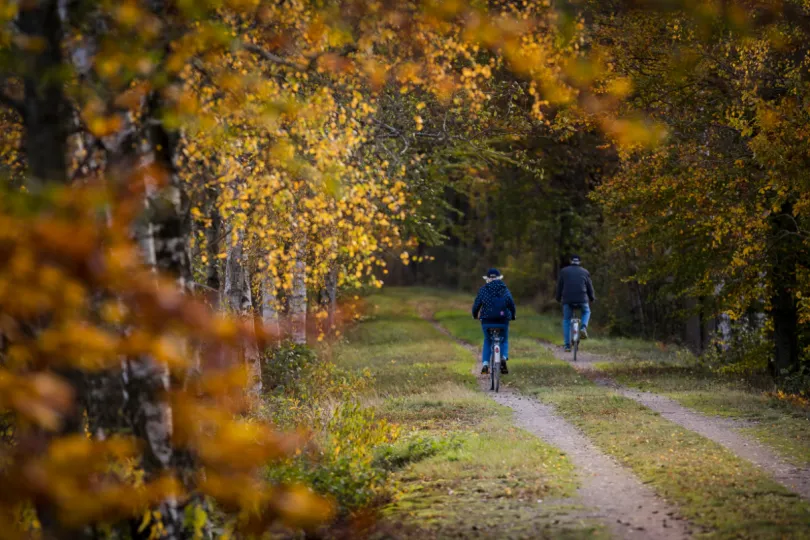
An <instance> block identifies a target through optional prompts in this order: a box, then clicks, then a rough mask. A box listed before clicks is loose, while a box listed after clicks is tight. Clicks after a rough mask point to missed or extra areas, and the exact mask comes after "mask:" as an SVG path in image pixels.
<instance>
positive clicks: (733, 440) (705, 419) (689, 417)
mask: <svg viewBox="0 0 810 540" xmlns="http://www.w3.org/2000/svg"><path fill="white" fill-rule="evenodd" d="M540 343H541V344H542V345H543V346H544V347H546V348H547V349H548V350H549V352H551V353H552V354H553V355H554V356H555V357H556V358H558V359H560V360H563V361H565V362H568V363H569V364H571V366H573V368H574V369H576V370H577V371H579V372H580V373H582V374H583V375H586V376H587V377H588V378H589V379H591V380H592V381H594V382H595V383H596V384H599V385H602V386H606V387H609V388H611V389H612V390H614V391H615V392H617V393H619V394H621V395H623V396H625V397H627V398H630V399H632V400H633V401H636V402H637V403H640V404H641V405H644V406H645V407H647V408H649V409H652V410H654V411H655V412H657V413H658V414H660V415H661V416H662V417H664V418H666V419H667V420H669V421H670V422H672V423H674V424H678V425H679V426H682V427H684V428H686V429H688V430H691V431H694V432H695V433H698V434H700V435H702V436H704V437H706V438H707V439H710V440H712V441H714V442H716V443H718V444H720V445H721V446H723V447H725V448H726V449H728V450H730V451H731V452H733V453H734V454H736V455H738V456H739V457H741V458H743V459H745V460H748V461H750V462H751V463H753V464H754V465H756V466H758V467H759V468H761V469H762V470H764V471H765V472H767V473H768V474H769V475H771V477H773V479H774V480H775V481H777V482H778V483H779V484H781V485H782V486H784V487H785V488H787V489H789V490H790V491H792V492H793V493H796V494H797V495H799V496H800V497H802V498H803V499H807V500H810V468H808V467H797V466H795V465H793V464H791V463H788V462H787V461H785V460H784V459H782V457H781V456H779V455H778V454H777V453H776V452H774V451H773V450H772V449H771V448H769V447H768V446H766V445H764V444H762V443H760V442H759V441H757V440H756V439H754V438H752V437H748V436H746V435H743V434H742V433H740V432H739V431H737V430H736V428H737V427H740V422H739V421H734V420H731V419H727V418H720V417H716V416H708V415H705V414H701V413H699V412H696V411H694V410H692V409H689V408H687V407H684V406H683V405H681V404H680V403H678V402H677V401H675V400H673V399H670V398H668V397H666V396H662V395H660V394H655V393H652V392H645V391H642V390H637V389H634V388H629V387H626V386H622V385H620V384H619V383H617V382H616V381H615V380H614V379H612V378H610V377H608V376H607V375H605V374H604V373H601V372H600V371H599V370H597V369H596V368H595V367H594V364H596V363H597V362H606V361H610V358H609V357H603V356H600V355H595V354H593V353H588V352H585V351H582V350H580V351H578V353H577V361H576V362H573V361H572V356H571V354H570V353H566V352H564V351H563V349H562V348H561V347H556V346H554V345H551V344H549V343H547V342H544V341H540Z"/></svg>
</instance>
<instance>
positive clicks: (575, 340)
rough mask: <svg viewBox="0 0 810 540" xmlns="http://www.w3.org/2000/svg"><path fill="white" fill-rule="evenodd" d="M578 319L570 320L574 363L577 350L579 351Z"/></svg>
mask: <svg viewBox="0 0 810 540" xmlns="http://www.w3.org/2000/svg"><path fill="white" fill-rule="evenodd" d="M580 322H581V321H580V320H579V319H571V351H572V352H573V353H574V360H573V361H574V362H576V361H577V350H579V324H580Z"/></svg>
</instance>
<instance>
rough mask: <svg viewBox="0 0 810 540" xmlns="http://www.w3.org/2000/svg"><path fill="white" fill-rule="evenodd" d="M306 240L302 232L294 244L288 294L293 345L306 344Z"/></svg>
mask: <svg viewBox="0 0 810 540" xmlns="http://www.w3.org/2000/svg"><path fill="white" fill-rule="evenodd" d="M306 253H307V238H306V235H305V234H304V233H303V232H300V233H299V237H298V239H297V241H296V244H295V266H294V267H293V279H292V292H291V294H290V322H291V337H292V340H293V343H297V344H299V345H302V344H305V343H306V342H307V263H306Z"/></svg>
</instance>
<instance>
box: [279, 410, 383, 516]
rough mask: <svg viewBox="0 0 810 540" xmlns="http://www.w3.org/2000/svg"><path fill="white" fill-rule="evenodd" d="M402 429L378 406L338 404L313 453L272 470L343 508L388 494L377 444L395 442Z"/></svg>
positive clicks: (360, 505)
mask: <svg viewBox="0 0 810 540" xmlns="http://www.w3.org/2000/svg"><path fill="white" fill-rule="evenodd" d="M397 435H398V431H397V429H396V427H395V426H392V425H391V424H389V423H388V422H386V421H385V420H379V419H377V418H376V417H375V415H374V411H373V410H371V409H369V408H365V407H362V406H361V405H360V404H358V403H355V402H348V403H344V404H342V405H340V406H339V407H337V408H336V409H335V410H334V412H333V415H332V417H331V418H330V420H329V422H328V423H327V424H326V425H325V426H323V431H322V432H321V433H319V434H317V435H316V437H315V438H313V440H312V445H311V448H310V449H309V451H308V452H305V453H302V454H300V455H298V456H296V457H294V458H292V459H290V460H288V461H287V462H285V463H283V464H281V465H279V466H274V467H272V468H271V469H270V470H269V471H268V476H269V477H270V479H272V480H275V481H280V482H301V483H306V484H307V485H310V486H312V488H313V489H315V490H316V491H317V492H319V493H321V494H324V495H328V496H331V497H332V498H333V499H334V500H335V502H336V503H337V505H338V508H339V510H340V511H341V512H342V513H348V512H351V511H353V510H357V509H360V508H363V507H365V506H368V505H370V504H372V503H374V502H376V501H378V500H381V499H382V498H384V497H385V495H386V491H387V487H388V482H389V475H388V471H387V470H386V469H385V468H383V467H381V466H380V464H379V463H376V462H375V460H374V456H375V449H376V448H377V447H378V446H380V445H383V444H390V443H391V442H392V441H394V440H395V439H396V437H397Z"/></svg>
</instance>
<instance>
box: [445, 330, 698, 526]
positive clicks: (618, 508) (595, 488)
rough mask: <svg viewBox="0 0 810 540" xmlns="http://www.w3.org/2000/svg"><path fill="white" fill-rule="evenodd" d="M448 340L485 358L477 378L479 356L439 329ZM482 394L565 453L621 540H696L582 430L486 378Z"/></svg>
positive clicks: (587, 497)
mask: <svg viewBox="0 0 810 540" xmlns="http://www.w3.org/2000/svg"><path fill="white" fill-rule="evenodd" d="M431 322H432V323H433V325H434V326H435V327H436V328H437V329H438V330H439V331H441V332H442V333H443V334H445V335H447V336H450V338H451V339H454V340H455V341H456V342H458V343H460V344H462V345H463V346H464V347H465V348H467V349H468V350H469V351H470V352H471V353H472V354H474V355H476V357H478V358H479V362H477V363H476V367H475V368H474V369H475V371H474V372H475V373H478V372H480V368H481V366H480V354H479V352H478V350H477V349H476V348H475V347H473V346H471V345H469V344H466V343H464V342H462V341H459V340H457V339H455V338H454V337H453V336H452V335H450V334H449V333H448V332H447V331H446V330H445V329H444V328H443V327H442V326H440V325H439V324H438V323H436V322H434V321H431ZM479 382H480V384H481V388H482V390H484V391H486V392H487V393H488V395H489V396H490V397H492V399H494V400H495V401H496V402H498V403H500V404H501V405H504V406H506V407H509V408H511V409H512V410H513V411H514V412H515V421H516V424H517V425H518V426H520V427H522V428H523V429H525V430H526V431H528V432H529V433H532V434H534V435H536V436H537V437H539V438H541V439H543V440H544V441H545V442H547V443H549V444H551V445H554V446H556V447H557V448H559V449H560V450H562V451H563V452H565V453H566V454H567V455H568V456H569V458H570V459H571V462H572V463H573V464H574V466H575V467H576V468H577V471H578V472H579V474H580V476H581V480H582V485H581V486H580V488H579V490H578V494H579V496H580V499H581V501H582V503H583V504H584V505H585V506H587V507H588V508H590V509H592V510H593V511H594V514H593V515H591V516H588V517H592V518H595V519H599V520H601V521H602V522H604V523H606V524H607V525H608V526H609V527H610V528H611V530H612V531H613V532H614V534H615V535H616V536H617V537H618V538H628V539H648V538H650V539H653V538H654V539H676V538H687V537H689V536H690V535H691V531H692V529H693V528H692V527H691V526H690V524H689V523H688V522H687V521H686V520H684V519H682V518H680V517H679V516H678V515H677V513H676V511H675V509H674V508H673V507H671V506H670V505H668V504H667V503H666V502H665V501H663V500H662V499H661V498H660V497H658V496H657V495H656V494H655V493H654V492H653V491H652V490H651V489H650V488H648V487H647V486H645V485H644V484H642V483H641V482H640V481H639V480H638V479H637V478H636V477H635V476H634V475H633V474H632V473H631V472H629V471H628V470H627V469H625V468H623V467H622V466H621V465H619V464H618V463H616V461H614V460H613V459H612V458H610V457H609V456H607V455H606V454H604V453H602V452H601V451H600V450H599V449H598V448H596V447H595V446H594V445H593V444H592V443H591V442H590V440H588V438H587V437H585V435H583V434H582V433H581V432H580V431H579V430H578V429H577V428H575V427H574V426H573V425H571V424H569V423H568V422H567V421H565V420H564V419H563V418H562V417H561V416H559V415H558V414H557V413H556V412H555V411H554V408H553V407H551V406H549V405H545V404H543V403H540V402H538V401H536V400H534V399H531V398H527V397H524V396H521V395H520V394H517V393H515V392H512V391H510V390H508V389H503V388H502V389H501V391H500V392H499V393H497V394H496V393H494V392H489V378H488V377H480V378H479Z"/></svg>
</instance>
